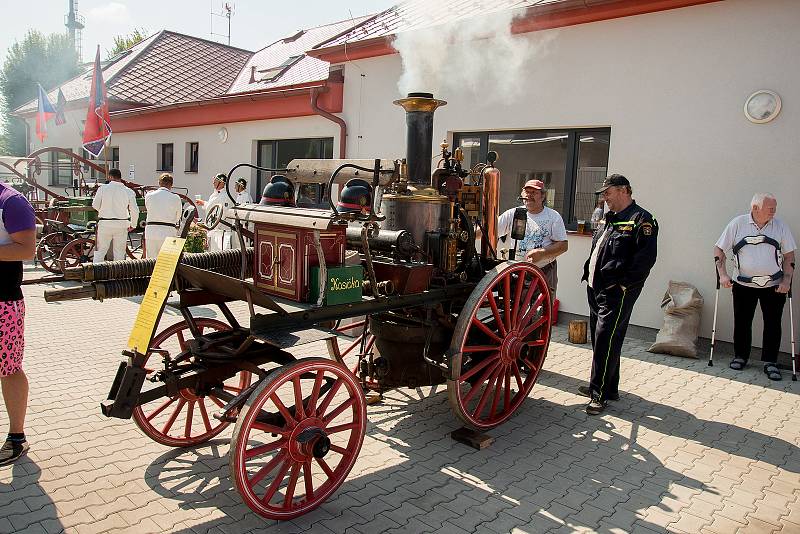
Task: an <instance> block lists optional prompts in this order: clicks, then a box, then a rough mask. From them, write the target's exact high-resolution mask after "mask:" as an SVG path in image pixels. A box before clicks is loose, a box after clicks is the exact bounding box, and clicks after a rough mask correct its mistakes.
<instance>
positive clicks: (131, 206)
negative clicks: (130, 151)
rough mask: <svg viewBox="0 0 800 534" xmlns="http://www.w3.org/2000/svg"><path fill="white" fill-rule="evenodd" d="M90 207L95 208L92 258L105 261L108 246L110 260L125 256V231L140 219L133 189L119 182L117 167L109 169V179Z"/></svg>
mask: <svg viewBox="0 0 800 534" xmlns="http://www.w3.org/2000/svg"><path fill="white" fill-rule="evenodd" d="M92 207H93V208H94V209H95V210H97V239H96V242H95V248H94V262H95V263H97V262H101V261H104V260H105V257H106V253H107V252H108V248H109V247H111V249H112V259H113V260H124V259H125V246H126V245H127V243H128V232H129V231H131V230H133V228H134V227H135V226H136V225H137V224H138V223H139V206H137V205H136V195H135V194H134V192H133V190H132V189H130V188H129V187H127V186H126V185H124V184H123V183H122V173H121V172H120V171H119V169H111V170H110V171H108V183H107V184H104V185H101V186H100V187H99V188H98V189H97V193H95V195H94V199H93V200H92Z"/></svg>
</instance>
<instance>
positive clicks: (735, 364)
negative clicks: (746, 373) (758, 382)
mask: <svg viewBox="0 0 800 534" xmlns="http://www.w3.org/2000/svg"><path fill="white" fill-rule="evenodd" d="M746 365H747V360H743V359H741V358H734V359H733V361H732V362H731V365H730V367H731V369H733V370H734V371H741V370H742V369H744V368H745V366H746Z"/></svg>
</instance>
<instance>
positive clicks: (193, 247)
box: [183, 223, 207, 252]
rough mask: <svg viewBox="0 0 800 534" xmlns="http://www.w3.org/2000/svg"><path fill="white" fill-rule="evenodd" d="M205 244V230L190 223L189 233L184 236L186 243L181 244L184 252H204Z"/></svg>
mask: <svg viewBox="0 0 800 534" xmlns="http://www.w3.org/2000/svg"><path fill="white" fill-rule="evenodd" d="M206 245H207V238H206V231H205V230H203V229H202V228H200V227H199V226H197V225H196V224H194V223H192V225H191V226H190V227H189V234H188V235H187V236H186V243H185V244H184V245H183V250H184V251H185V252H205V251H206Z"/></svg>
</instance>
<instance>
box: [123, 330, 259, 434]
mask: <svg viewBox="0 0 800 534" xmlns="http://www.w3.org/2000/svg"><path fill="white" fill-rule="evenodd" d="M195 323H196V324H197V328H198V330H199V331H200V333H201V334H202V333H204V332H206V333H207V332H208V331H213V332H219V331H222V330H230V327H229V326H228V325H227V324H225V323H223V322H222V321H217V320H215V319H205V318H200V319H195ZM191 335H192V334H191V331H190V330H189V325H188V324H187V322H186V321H181V322H179V323H175V324H174V325H172V326H169V327H168V328H166V329H164V330H163V331H162V332H161V333H159V334H158V335H157V336H156V337H154V338H153V341H152V342H151V343H150V348H153V349H165V350H167V351H169V354H170V356H172V357H173V358H174V357H175V356H177V355H178V354H180V353H181V352H182V351H183V350H185V349H186V338H187V337H191ZM159 358H160V355H159V354H157V353H153V352H150V353H148V360H147V361H150V360H151V359H154V360H155V361H152V363H151V365H150V366H149V367H148V366H147V361H146V362H145V366H146V369H147V372H148V376H149V375H150V374H151V373H152V372H153V371H154V370H155V369H154V368H155V367H156V362H157V361H158V360H159ZM250 380H251V374H250V373H249V372H247V371H241V372H239V373H238V374H237V375H236V376H234V377H232V378H229V379H228V380H226V381H225V382H224V383H223V384H222V387H223V389H224V390H225V391H228V392H230V393H231V394H233V395H238V394H239V393H240V392H241V391H242V390H244V389H245V388H246V387H248V386H249V385H250ZM159 385H160V384H159ZM209 401H210V402H209ZM214 405H216V406H219V407H220V408H221V407H223V406H225V403H224V402H223V401H222V400H221V399H219V398H217V397H215V396H214V395H198V394H197V392H196V391H194V390H193V389H192V388H184V389H181V390H180V391H179V392H178V394H177V395H175V396H173V397H169V398H164V397H162V398H160V399H157V400H154V401H152V402H149V403H147V404H144V405H140V406H137V407H136V408H134V410H133V420H134V421H135V422H136V424H137V425H138V426H139V428H141V429H142V431H143V432H144V433H145V434H147V435H148V436H149V437H150V438H152V439H153V441H156V442H158V443H161V444H162V445H168V446H170V447H190V446H193V445H198V444H200V443H204V442H206V441H208V440H210V439H211V438H213V437H214V436H216V435H217V434H219V433H220V432H222V431H223V430H224V429H225V428H226V427H227V426H228V425H229V424H230V423H228V422H226V421H218V420H216V419H214V418H212V417H211V415H210V414H209V410H208V409H209V407H211V408H213V407H214Z"/></svg>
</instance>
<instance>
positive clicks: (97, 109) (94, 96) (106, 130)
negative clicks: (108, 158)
mask: <svg viewBox="0 0 800 534" xmlns="http://www.w3.org/2000/svg"><path fill="white" fill-rule="evenodd" d="M110 137H111V118H110V117H109V116H108V98H107V97H106V84H105V83H104V82H103V71H102V70H100V45H97V55H96V56H95V58H94V74H93V75H92V91H91V93H89V110H88V111H87V112H86V124H84V126H83V148H84V149H86V151H87V152H89V153H90V154H91V155H92V156H94V157H97V156H99V155H100V152H102V151H103V147H104V146H105V144H106V141H108V139H109V138H110Z"/></svg>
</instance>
